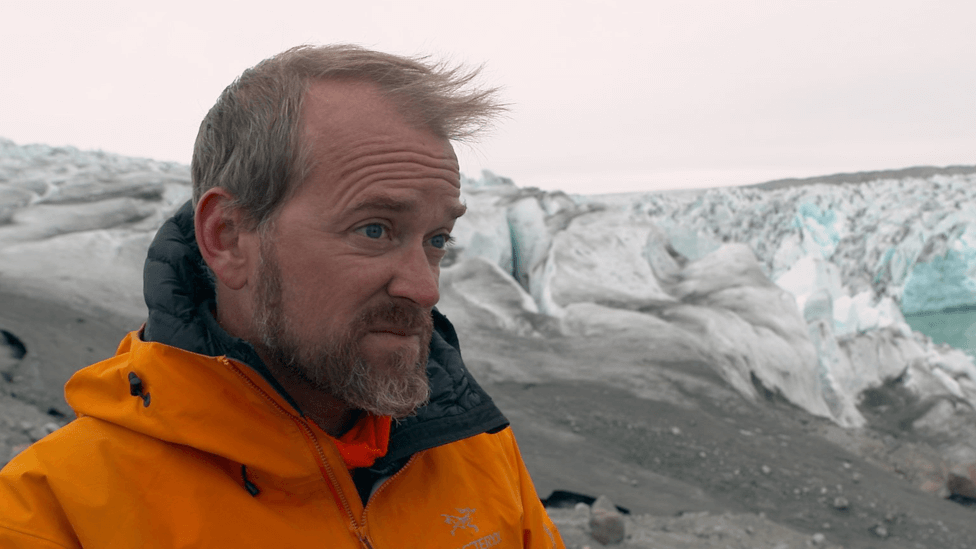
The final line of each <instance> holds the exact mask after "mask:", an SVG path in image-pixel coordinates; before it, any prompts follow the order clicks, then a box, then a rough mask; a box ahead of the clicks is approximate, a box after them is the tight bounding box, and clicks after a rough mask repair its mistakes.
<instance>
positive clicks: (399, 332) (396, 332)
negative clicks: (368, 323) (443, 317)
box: [370, 328, 420, 337]
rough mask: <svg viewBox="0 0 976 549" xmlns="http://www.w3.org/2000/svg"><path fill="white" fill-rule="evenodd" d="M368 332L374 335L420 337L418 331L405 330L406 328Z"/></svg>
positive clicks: (376, 329)
mask: <svg viewBox="0 0 976 549" xmlns="http://www.w3.org/2000/svg"><path fill="white" fill-rule="evenodd" d="M370 332H372V333H376V334H391V335H395V336H400V337H410V336H419V335H420V330H415V329H407V328H373V329H371V330H370Z"/></svg>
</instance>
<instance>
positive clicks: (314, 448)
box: [0, 332, 563, 549]
mask: <svg viewBox="0 0 976 549" xmlns="http://www.w3.org/2000/svg"><path fill="white" fill-rule="evenodd" d="M130 372H134V373H135V374H136V375H137V376H138V377H139V378H140V379H141V381H142V389H143V393H142V394H143V396H139V395H133V394H131V393H133V392H136V391H130V388H131V385H130V379H129V374H130ZM65 393H66V396H67V399H68V402H69V404H70V405H71V406H72V408H73V409H74V410H75V412H76V413H77V414H78V419H77V420H75V421H73V422H71V423H70V424H68V425H67V426H65V427H64V428H62V429H60V430H58V431H56V432H54V433H52V434H51V435H49V436H47V437H45V438H44V439H42V440H41V441H39V442H37V443H35V444H34V445H33V446H31V447H30V448H28V449H27V450H25V451H24V452H23V453H21V454H20V455H19V456H17V457H16V458H15V459H14V460H13V461H11V462H10V463H9V464H8V465H7V466H6V467H5V468H4V469H3V471H2V472H0V547H5V548H7V547H51V548H54V547H72V548H74V547H86V548H96V547H145V548H149V547H300V548H303V549H308V548H310V547H373V548H375V549H380V548H387V547H388V548H406V547H428V548H429V547H437V548H441V547H443V548H452V549H453V548H458V549H461V548H464V549H475V548H477V549H484V548H489V547H499V548H501V547H533V548H536V547H539V548H542V547H545V548H549V547H563V544H562V541H561V539H560V537H559V534H558V532H557V531H556V529H555V527H554V526H553V525H552V522H551V521H550V520H549V517H548V516H547V515H546V512H545V510H544V508H543V507H542V505H541V504H540V501H539V498H538V496H537V495H536V492H535V489H534V488H533V486H532V482H531V480H530V479H529V476H528V474H527V472H526V470H525V466H524V465H523V463H522V459H521V457H520V455H519V451H518V447H517V446H516V444H515V439H514V437H513V436H512V433H511V430H510V429H509V428H505V429H503V430H501V431H499V432H497V433H494V434H490V433H481V434H477V435H474V436H470V437H468V438H463V439H461V440H458V441H455V442H451V443H447V444H444V445H440V446H435V447H431V448H428V449H425V450H421V451H419V452H416V453H414V454H413V455H412V457H410V458H409V461H408V462H407V464H406V465H405V466H403V467H402V468H401V469H399V471H397V472H396V473H395V474H393V476H392V477H390V478H389V479H387V480H386V481H384V482H382V483H381V484H380V485H379V487H378V488H375V489H374V490H375V491H374V493H373V495H372V496H371V497H370V498H369V499H368V503H367V504H366V505H365V507H364V506H363V504H362V503H361V500H360V497H359V496H358V494H357V490H356V487H355V486H354V483H353V480H352V476H351V474H350V472H349V470H347V468H346V465H345V463H344V461H343V459H342V457H341V456H340V454H339V452H338V450H337V446H336V444H335V442H334V440H333V439H332V438H331V437H329V436H328V435H327V434H326V433H325V432H323V431H322V430H320V429H319V428H318V427H317V426H316V425H315V423H314V422H310V421H307V420H306V419H304V418H303V417H302V416H301V415H299V414H297V413H295V411H294V408H293V407H292V406H290V405H289V403H288V402H287V400H286V398H285V397H283V396H282V395H281V394H280V393H279V392H277V391H276V390H275V389H274V388H273V387H272V386H271V385H270V384H269V382H268V381H267V380H266V379H264V378H263V377H262V376H261V375H257V374H256V373H255V371H254V370H252V369H251V368H249V367H247V366H245V365H244V364H242V363H240V362H238V361H236V360H231V359H228V358H226V357H223V356H221V357H211V356H205V355H202V354H196V353H192V352H189V351H185V350H181V349H178V348H176V347H172V346H168V345H163V344H160V343H150V342H145V341H142V340H141V339H140V334H139V333H138V332H133V333H131V334H129V335H128V336H127V337H126V338H125V339H124V340H123V341H122V344H121V345H120V347H119V350H118V353H117V355H116V356H115V357H113V358H111V359H109V360H106V361H104V362H100V363H98V364H95V365H93V366H90V367H88V368H85V369H83V370H81V371H79V372H78V373H77V374H75V376H74V377H72V378H71V380H70V381H69V382H68V384H67V386H66V388H65ZM145 395H148V398H146V397H145ZM147 402H148V405H147Z"/></svg>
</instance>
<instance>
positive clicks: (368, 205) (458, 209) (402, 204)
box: [348, 196, 468, 219]
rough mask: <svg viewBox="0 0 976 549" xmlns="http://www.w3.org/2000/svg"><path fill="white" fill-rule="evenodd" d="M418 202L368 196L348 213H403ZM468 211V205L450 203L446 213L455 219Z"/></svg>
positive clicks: (416, 206)
mask: <svg viewBox="0 0 976 549" xmlns="http://www.w3.org/2000/svg"><path fill="white" fill-rule="evenodd" d="M417 208H418V203H417V201H416V200H412V199H399V198H392V197H389V196H369V197H366V198H364V199H362V200H360V201H358V202H356V203H355V204H353V205H352V206H350V208H349V210H348V211H349V213H359V212H366V211H387V212H393V213H403V212H409V211H411V210H414V209H417ZM466 211H468V207H467V206H465V205H464V204H461V203H457V204H453V205H451V208H450V210H448V212H447V215H448V216H450V218H451V219H457V218H459V217H461V216H462V215H464V213H465V212H466Z"/></svg>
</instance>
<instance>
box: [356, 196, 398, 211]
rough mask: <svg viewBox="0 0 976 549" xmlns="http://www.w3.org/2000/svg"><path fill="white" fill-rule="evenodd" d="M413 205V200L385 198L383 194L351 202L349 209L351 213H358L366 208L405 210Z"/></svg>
mask: <svg viewBox="0 0 976 549" xmlns="http://www.w3.org/2000/svg"><path fill="white" fill-rule="evenodd" d="M413 207H414V202H412V201H406V200H396V199H394V198H387V197H384V196H373V197H369V198H365V199H363V200H360V201H359V202H357V203H355V204H353V206H352V207H351V208H349V211H350V212H352V213H358V212H362V211H366V210H386V211H389V212H395V213H400V212H405V211H407V210H410V209H412V208H413Z"/></svg>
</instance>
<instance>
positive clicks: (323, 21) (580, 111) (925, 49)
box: [0, 0, 976, 192]
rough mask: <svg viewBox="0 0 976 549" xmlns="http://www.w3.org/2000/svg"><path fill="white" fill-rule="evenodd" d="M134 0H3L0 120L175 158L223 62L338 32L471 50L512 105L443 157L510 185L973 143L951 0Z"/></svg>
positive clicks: (970, 10)
mask: <svg viewBox="0 0 976 549" xmlns="http://www.w3.org/2000/svg"><path fill="white" fill-rule="evenodd" d="M147 4H148V3H147ZM152 4H154V5H148V6H147V7H140V5H144V6H145V5H146V4H143V3H136V2H131V1H129V0H127V1H119V2H110V1H95V2H74V1H57V2H44V1H35V2H9V3H7V5H5V6H4V8H3V22H2V23H0V105H2V107H0V136H4V137H8V138H10V139H13V140H14V141H16V142H18V143H21V144H24V143H33V142H41V143H49V144H52V145H64V144H70V145H75V146H77V147H79V148H83V149H85V148H100V149H103V150H106V151H110V152H118V153H122V154H127V155H135V156H148V157H152V158H158V159H163V160H176V161H180V162H189V158H190V153H191V148H192V143H193V139H194V136H195V135H196V129H197V125H198V123H199V121H200V119H201V118H202V116H203V114H204V113H205V112H206V110H207V109H208V108H209V107H210V105H211V104H212V102H213V100H214V99H215V98H216V96H217V95H218V94H219V93H220V91H221V90H222V89H223V87H224V86H226V85H227V84H228V83H230V81H231V80H232V79H233V78H234V77H235V76H236V75H237V74H239V73H240V72H241V71H242V70H243V69H244V68H246V67H248V66H250V65H253V64H254V63H256V62H257V61H259V60H260V59H262V58H265V57H268V56H270V55H272V54H274V53H276V52H278V51H281V50H283V49H286V48H288V47H290V46H293V45H296V44H300V43H329V42H352V43H357V44H361V45H364V46H367V47H373V48H376V49H381V50H385V51H390V52H394V53H403V54H417V53H430V54H433V55H435V56H439V57H449V58H451V59H454V60H457V61H463V62H466V63H470V64H478V63H481V62H484V63H486V71H485V78H484V81H485V82H487V83H491V84H501V85H503V86H504V88H505V91H504V96H505V99H506V100H507V101H509V102H511V103H513V105H514V108H513V110H512V112H511V114H510V116H509V117H508V118H507V119H505V120H503V121H502V122H501V123H500V124H499V125H498V127H497V128H496V130H495V131H494V132H493V133H492V134H491V135H490V136H489V137H488V138H487V139H485V140H484V141H483V143H481V144H480V145H478V146H477V147H476V148H475V149H474V150H469V149H466V148H464V147H461V148H459V153H460V154H461V157H462V171H464V172H465V173H467V174H469V175H477V173H478V172H479V171H480V170H481V169H482V168H490V169H492V170H493V171H495V172H496V173H498V174H500V175H505V176H509V177H512V178H513V179H514V180H515V181H516V183H518V184H520V185H523V186H525V185H536V186H542V187H544V188H550V189H554V188H559V189H563V190H566V191H570V192H612V191H628V190H642V189H647V190H650V189H666V188H681V187H700V186H714V185H722V184H736V183H750V182H758V181H762V180H767V179H772V178H778V177H789V176H810V175H820V174H826V173H835V172H842V171H858V170H872V169H889V168H901V167H906V166H911V165H919V164H932V165H948V164H974V163H976V32H974V31H973V24H974V21H976V2H973V1H972V0H956V1H944V2H940V1H937V0H929V1H918V2H907V1H901V0H888V1H857V0H849V1H844V2H840V1H838V2H831V1H826V0H820V1H779V2H746V1H739V0H725V1H681V2H678V1H675V2H636V1H635V2H612V1H607V2H588V1H563V2H558V3H557V2H552V3H549V2H527V1H525V0H523V1H522V2H507V1H493V2H478V3H474V2H459V1H457V0H452V1H429V2H403V1H401V2H394V1H386V0H384V1H375V2H369V3H368V4H366V3H362V5H363V6H368V7H341V5H339V3H337V2H295V1H289V0H278V1H275V2H233V3H231V2H227V3H213V2H205V1H201V0H197V1H194V2H187V1H182V0H178V1H169V2H166V3H162V2H159V3H152ZM343 4H348V5H352V4H353V3H352V2H344V3H343Z"/></svg>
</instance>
